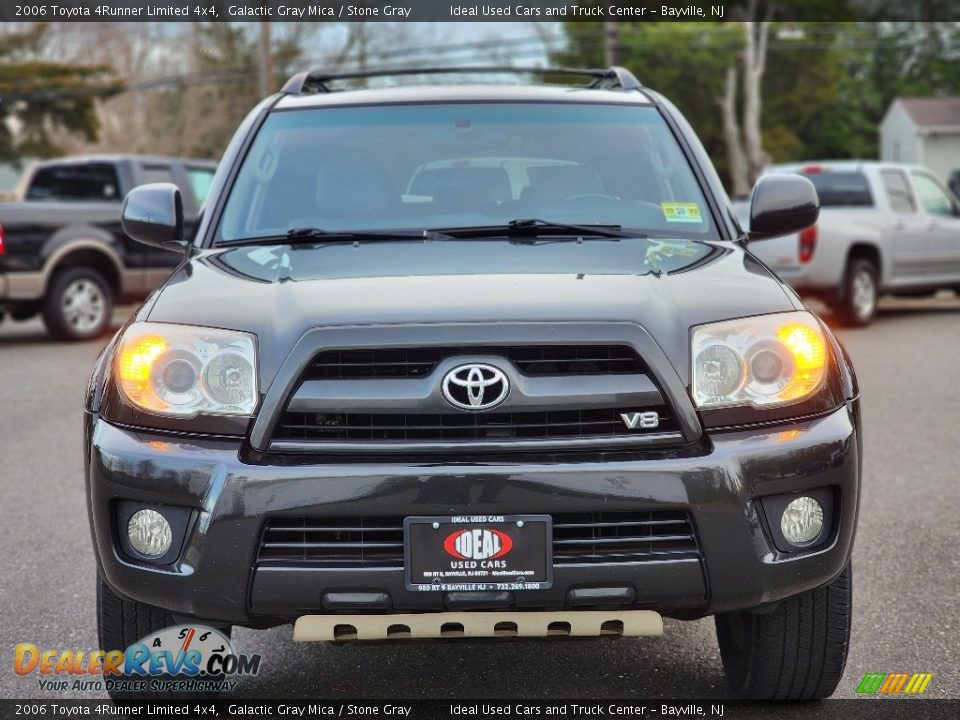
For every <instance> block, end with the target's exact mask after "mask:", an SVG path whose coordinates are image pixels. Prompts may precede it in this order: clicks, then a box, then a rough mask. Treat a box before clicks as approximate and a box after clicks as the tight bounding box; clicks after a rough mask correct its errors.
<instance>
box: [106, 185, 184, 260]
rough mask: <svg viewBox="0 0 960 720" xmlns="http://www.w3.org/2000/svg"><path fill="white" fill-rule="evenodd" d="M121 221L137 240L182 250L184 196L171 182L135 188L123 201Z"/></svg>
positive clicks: (128, 233) (176, 250)
mask: <svg viewBox="0 0 960 720" xmlns="http://www.w3.org/2000/svg"><path fill="white" fill-rule="evenodd" d="M120 220H121V224H122V225H123V231H124V232H125V233H126V234H127V235H129V236H130V237H132V238H133V239H134V240H136V241H138V242H142V243H144V244H145V245H152V246H154V247H160V248H163V249H165V250H173V251H175V252H182V251H183V248H184V246H185V242H184V238H183V199H182V198H181V197H180V189H179V188H178V187H177V186H176V185H174V184H172V183H152V184H150V185H140V186H139V187H135V188H134V189H133V190H131V191H130V192H128V193H127V197H126V199H125V200H124V201H123V212H122V213H121V216H120Z"/></svg>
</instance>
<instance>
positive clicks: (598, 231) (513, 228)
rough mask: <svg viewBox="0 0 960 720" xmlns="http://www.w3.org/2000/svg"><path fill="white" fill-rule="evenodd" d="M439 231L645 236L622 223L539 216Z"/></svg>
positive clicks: (479, 234) (465, 234)
mask: <svg viewBox="0 0 960 720" xmlns="http://www.w3.org/2000/svg"><path fill="white" fill-rule="evenodd" d="M438 232H441V233H443V234H444V235H449V236H452V237H496V236H500V235H506V236H508V237H511V238H516V237H540V236H544V235H571V236H575V237H578V238H597V237H600V238H645V237H647V236H646V235H644V234H643V233H636V232H627V231H624V230H623V229H622V228H621V226H620V225H569V224H567V223H557V222H551V221H549V220H541V219H539V218H518V219H516V220H511V221H510V222H508V223H507V224H506V225H479V226H477V227H457V228H441V229H440V230H438Z"/></svg>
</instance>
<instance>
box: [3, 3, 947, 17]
mask: <svg viewBox="0 0 960 720" xmlns="http://www.w3.org/2000/svg"><path fill="white" fill-rule="evenodd" d="M750 5H751V3H749V2H747V1H746V0H729V1H727V2H725V1H724V0H710V1H709V2H697V1H695V2H683V0H679V1H678V0H667V1H663V0H633V1H624V0H613V1H612V2H611V0H605V1H603V0H601V1H599V2H598V1H591V0H583V1H582V2H562V1H561V0H480V1H478V0H344V1H342V2H341V1H334V0H194V1H193V2H186V1H185V0H107V1H106V2H104V1H102V0H24V1H23V2H17V1H15V0H4V2H3V3H2V4H0V21H2V22H107V21H123V22H156V21H161V22H195V21H208V22H236V21H258V20H259V21H271V22H337V21H339V22H444V21H446V22H451V21H454V22H531V21H532V22H550V21H571V20H576V21H588V22H589V21H595V22H607V21H618V22H619V21H623V22H693V21H713V22H734V21H738V20H743V19H746V17H747V12H748V7H750ZM753 5H754V8H753V10H754V13H755V14H754V17H755V18H757V19H760V18H766V17H770V18H772V19H775V20H783V21H808V22H839V21H956V20H960V2H957V0H920V1H919V2H909V3H906V2H902V0H835V1H833V0H831V1H830V2H827V1H825V0H759V1H758V2H756V3H753Z"/></svg>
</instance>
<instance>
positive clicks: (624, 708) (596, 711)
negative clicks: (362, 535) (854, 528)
mask: <svg viewBox="0 0 960 720" xmlns="http://www.w3.org/2000/svg"><path fill="white" fill-rule="evenodd" d="M0 717H2V718H85V717H101V718H141V717H143V718H162V717H173V718H303V719H304V720H307V719H309V720H314V719H319V718H378V719H380V718H412V719H419V718H446V719H449V720H462V719H464V718H548V717H557V718H724V719H725V720H726V719H727V718H734V719H736V718H764V719H765V720H767V719H769V720H778V719H779V718H784V719H785V718H817V720H832V719H833V718H836V719H837V720H857V719H858V718H864V719H865V720H868V719H871V718H904V719H905V720H914V719H920V718H923V719H924V720H925V719H926V718H957V717H960V700H920V699H910V700H896V699H890V700H878V699H863V700H824V701H821V702H807V703H759V702H745V701H739V700H737V701H730V700H709V701H703V700H700V701H696V702H687V701H664V700H457V701H451V700H442V701H441V700H395V701H382V700H378V701H368V700H335V701H333V700H316V701H309V700H308V701H302V700H292V701H291V700H217V701H209V700H190V699H183V700H169V701H156V702H155V701H149V702H141V701H110V700H103V701H97V700H69V699H64V700H0Z"/></svg>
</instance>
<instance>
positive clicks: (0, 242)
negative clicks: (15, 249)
mask: <svg viewBox="0 0 960 720" xmlns="http://www.w3.org/2000/svg"><path fill="white" fill-rule="evenodd" d="M5 252H6V248H5V247H4V245H3V225H0V255H3V254H4V253H5Z"/></svg>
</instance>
